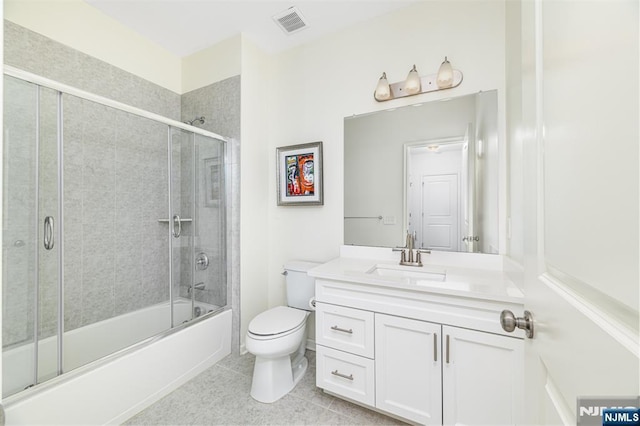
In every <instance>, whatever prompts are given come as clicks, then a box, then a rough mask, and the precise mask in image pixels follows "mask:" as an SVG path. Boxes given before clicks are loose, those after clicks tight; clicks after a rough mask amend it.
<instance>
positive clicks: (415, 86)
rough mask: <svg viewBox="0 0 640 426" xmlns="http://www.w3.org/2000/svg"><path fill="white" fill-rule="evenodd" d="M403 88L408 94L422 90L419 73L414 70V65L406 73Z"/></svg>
mask: <svg viewBox="0 0 640 426" xmlns="http://www.w3.org/2000/svg"><path fill="white" fill-rule="evenodd" d="M404 90H405V92H406V93H407V94H409V95H415V94H417V93H420V91H421V90H422V85H421V84H420V75H418V70H416V66H415V65H414V66H413V68H411V71H409V75H407V79H406V80H405V82H404Z"/></svg>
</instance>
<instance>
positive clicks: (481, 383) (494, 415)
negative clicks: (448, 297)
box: [442, 325, 524, 425]
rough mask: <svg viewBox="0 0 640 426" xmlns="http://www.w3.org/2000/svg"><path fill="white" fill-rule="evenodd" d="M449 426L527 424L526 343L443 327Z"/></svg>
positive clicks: (445, 406) (446, 421)
mask: <svg viewBox="0 0 640 426" xmlns="http://www.w3.org/2000/svg"><path fill="white" fill-rule="evenodd" d="M442 339H443V341H442V346H443V354H442V358H443V359H442V398H443V401H444V404H443V410H442V411H443V413H442V417H443V424H445V425H454V424H463V425H464V424H466V425H474V424H475V425H515V424H521V423H522V393H523V382H522V380H523V365H522V364H523V346H524V345H523V341H522V339H519V338H513V337H505V336H498V335H495V334H491V333H484V332H481V331H473V330H467V329H464V328H458V327H450V326H446V325H445V326H442Z"/></svg>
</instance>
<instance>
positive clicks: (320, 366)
mask: <svg viewBox="0 0 640 426" xmlns="http://www.w3.org/2000/svg"><path fill="white" fill-rule="evenodd" d="M316 386H318V387H319V388H322V389H325V390H327V391H329V392H333V393H335V394H337V395H340V396H344V397H345V398H349V399H352V400H354V401H356V402H360V403H363V404H367V405H369V406H372V407H373V406H374V405H375V374H374V361H373V360H372V359H368V358H363V357H361V356H357V355H352V354H349V353H346V352H342V351H338V350H335V349H331V348H325V347H324V346H316Z"/></svg>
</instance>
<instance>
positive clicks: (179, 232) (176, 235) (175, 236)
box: [171, 214, 182, 238]
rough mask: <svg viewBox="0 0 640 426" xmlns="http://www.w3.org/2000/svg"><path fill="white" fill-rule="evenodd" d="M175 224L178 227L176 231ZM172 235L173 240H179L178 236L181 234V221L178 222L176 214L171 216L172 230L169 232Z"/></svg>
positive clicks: (178, 218) (178, 217)
mask: <svg viewBox="0 0 640 426" xmlns="http://www.w3.org/2000/svg"><path fill="white" fill-rule="evenodd" d="M176 224H177V225H178V229H177V230H176ZM171 233H172V234H173V238H180V234H182V221H181V220H180V216H178V215H177V214H174V215H173V229H172V230H171Z"/></svg>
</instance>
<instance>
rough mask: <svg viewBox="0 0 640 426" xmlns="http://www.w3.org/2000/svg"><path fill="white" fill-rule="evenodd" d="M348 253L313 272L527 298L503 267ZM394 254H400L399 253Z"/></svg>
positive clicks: (503, 297)
mask: <svg viewBox="0 0 640 426" xmlns="http://www.w3.org/2000/svg"><path fill="white" fill-rule="evenodd" d="M389 251H390V250H389ZM344 254H345V253H343V255H342V256H341V257H338V258H335V259H333V260H331V261H329V262H327V263H324V264H322V265H320V266H317V267H315V268H313V269H311V270H310V271H309V275H310V276H312V277H315V278H319V279H326V280H333V281H346V282H354V283H360V284H368V285H373V286H382V287H389V288H396V289H403V290H410V291H416V292H421V293H434V294H440V295H451V296H459V297H468V298H474V299H483V300H492V301H501V302H510V303H523V302H524V295H523V294H522V292H521V291H520V289H519V288H518V287H517V286H516V285H515V284H514V283H513V282H512V281H511V280H510V279H509V278H508V277H507V275H506V274H505V273H504V272H503V271H502V270H501V269H496V268H482V267H466V265H464V266H460V265H451V264H449V265H446V264H437V263H435V262H433V261H432V260H431V259H428V260H426V261H425V260H423V263H424V265H423V266H422V267H416V266H400V265H399V264H398V260H391V259H390V258H389V256H378V257H377V258H374V257H371V258H367V257H365V256H354V257H345V256H344ZM347 254H348V253H347ZM394 255H395V256H396V257H399V255H398V254H397V253H394ZM434 257H435V256H434ZM430 274H433V275H430ZM443 275H444V277H443ZM443 278H444V280H443Z"/></svg>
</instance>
